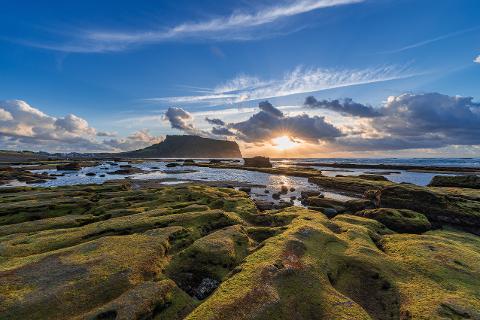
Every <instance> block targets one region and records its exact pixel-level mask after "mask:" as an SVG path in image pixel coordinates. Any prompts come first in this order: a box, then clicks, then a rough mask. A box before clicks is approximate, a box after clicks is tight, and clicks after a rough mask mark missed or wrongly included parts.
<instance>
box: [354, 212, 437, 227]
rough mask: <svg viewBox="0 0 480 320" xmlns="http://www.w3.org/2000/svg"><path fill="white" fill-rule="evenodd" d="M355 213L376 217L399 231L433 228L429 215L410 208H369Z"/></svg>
mask: <svg viewBox="0 0 480 320" xmlns="http://www.w3.org/2000/svg"><path fill="white" fill-rule="evenodd" d="M354 214H355V215H356V216H359V217H365V218H370V219H375V220H377V221H379V222H381V223H383V224H384V225H385V226H386V227H388V228H390V229H392V230H394V231H396V232H399V233H423V232H425V231H428V230H430V228H431V224H430V221H428V219H427V217H425V216H424V215H423V214H421V213H418V212H415V211H412V210H408V209H391V208H378V209H367V210H362V211H358V212H355V213H354Z"/></svg>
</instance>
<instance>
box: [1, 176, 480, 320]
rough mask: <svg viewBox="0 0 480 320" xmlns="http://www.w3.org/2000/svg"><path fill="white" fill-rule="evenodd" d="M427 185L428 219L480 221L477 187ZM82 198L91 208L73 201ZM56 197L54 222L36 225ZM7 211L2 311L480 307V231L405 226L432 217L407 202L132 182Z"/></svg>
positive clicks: (83, 313)
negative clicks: (349, 201)
mask: <svg viewBox="0 0 480 320" xmlns="http://www.w3.org/2000/svg"><path fill="white" fill-rule="evenodd" d="M345 181H347V180H345ZM364 181H366V183H367V184H368V185H362V186H364V187H368V188H371V187H372V185H370V183H377V182H372V181H367V180H364ZM391 185H394V184H391ZM391 185H389V186H391ZM389 186H387V188H388V187H389ZM395 186H396V185H395ZM402 187H404V188H410V186H402ZM351 188H352V189H356V187H351ZM408 190H409V191H411V192H413V191H415V190H417V189H415V190H413V189H408ZM420 190H421V191H422V192H424V191H428V192H427V195H430V194H433V195H434V197H433V198H432V199H437V200H440V202H439V203H437V204H435V206H436V207H435V206H432V205H430V208H433V209H432V210H430V213H429V214H430V215H431V214H433V213H435V214H437V216H438V212H440V209H439V208H444V209H445V208H446V212H447V213H448V214H452V211H451V210H452V208H456V209H455V210H457V211H455V212H460V210H464V211H463V215H460V214H458V215H457V216H456V217H457V218H458V217H462V219H464V218H466V217H475V214H474V213H473V211H474V208H475V204H472V202H474V201H476V200H473V198H475V195H473V194H471V193H468V194H463V193H460V191H458V190H456V191H455V195H454V192H453V191H450V190H447V188H445V191H442V192H440V191H437V190H436V189H435V188H420ZM400 191H404V190H403V189H402V190H400ZM387 194H388V193H387ZM462 194H463V196H460V195H462ZM411 195H413V196H414V195H415V194H414V193H411ZM387 198H388V197H387ZM396 199H400V200H402V201H403V202H397V203H403V204H410V202H408V201H407V200H408V198H407V197H404V196H403V195H402V194H400V195H396ZM419 199H423V200H425V198H421V197H420V198H419ZM428 199H430V198H428V197H427V200H428ZM383 200H385V199H383ZM69 201H71V202H69ZM73 201H75V202H77V203H87V202H88V204H89V205H88V206H85V208H82V210H84V211H82V212H81V213H79V212H75V210H74V211H73V212H69V211H68V210H64V209H65V206H67V205H70V204H72V203H73ZM82 201H83V202H82ZM442 201H443V202H442ZM382 202H383V201H382ZM47 204H48V206H49V207H48V208H49V210H52V212H53V215H54V216H53V217H51V216H50V215H51V214H49V213H46V214H42V215H38V217H37V220H34V221H27V220H28V219H27V220H26V216H25V214H26V213H27V214H29V213H35V212H43V208H45V206H47ZM442 206H443V207H442ZM0 208H1V209H0V211H1V210H3V211H1V212H2V213H1V214H0V217H8V218H9V219H16V220H15V221H19V223H11V224H8V225H3V226H0V301H1V303H0V318H1V319H19V318H28V319H45V318H48V319H67V318H74V319H99V318H103V319H105V318H117V319H183V318H185V317H187V318H188V319H202V320H203V319H311V318H323V319H409V318H411V319H436V318H441V317H444V318H462V317H463V318H471V319H474V318H475V317H478V310H479V309H480V291H479V290H478V288H480V282H479V281H480V280H479V279H480V267H479V266H480V237H478V236H475V235H473V234H470V233H464V232H461V231H459V230H457V229H454V228H449V227H448V226H447V225H443V228H444V229H443V230H435V231H427V232H424V233H423V234H406V233H403V234H399V233H395V232H394V231H402V229H399V226H400V227H402V228H404V227H405V226H407V227H411V226H412V225H414V226H415V228H418V227H420V226H425V223H426V220H425V218H424V217H423V216H422V215H421V214H419V213H412V212H410V211H408V210H404V209H406V208H399V209H398V210H396V209H378V210H373V211H364V212H362V215H365V216H368V217H369V218H366V217H360V216H355V215H348V214H340V215H337V216H336V217H334V218H332V219H327V218H326V217H325V216H324V215H323V214H321V213H319V212H315V211H310V210H307V209H303V208H299V207H290V208H287V209H284V210H271V211H265V212H261V213H260V212H258V211H257V210H256V208H255V205H254V204H253V202H252V201H251V200H250V199H249V198H248V196H247V195H246V194H245V193H243V192H238V191H236V190H233V189H228V188H212V187H207V186H199V185H184V186H178V187H175V186H173V187H161V188H155V189H137V190H132V188H131V186H130V184H129V183H123V182H122V183H118V182H113V183H108V184H105V185H101V186H74V187H62V188H51V189H41V188H34V189H29V188H27V189H22V190H17V192H14V193H2V194H1V195H0ZM5 208H7V209H5ZM424 208H425V209H426V208H428V207H427V205H425V206H424ZM35 210H36V211H35ZM77 210H80V209H78V208H77ZM435 210H436V211H435ZM425 215H426V216H428V217H429V218H430V215H427V214H426V213H425ZM374 219H376V220H374ZM377 220H378V221H377ZM4 221H5V220H4ZM10 221H13V220H10ZM387 227H388V228H387ZM217 286H218V288H217ZM208 295H210V296H209V297H208V298H207V299H204V298H206V297H207V296H208ZM197 298H199V299H197Z"/></svg>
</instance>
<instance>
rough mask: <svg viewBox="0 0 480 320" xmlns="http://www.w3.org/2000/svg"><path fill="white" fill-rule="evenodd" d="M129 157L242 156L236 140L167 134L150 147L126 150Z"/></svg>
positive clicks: (125, 154)
mask: <svg viewBox="0 0 480 320" xmlns="http://www.w3.org/2000/svg"><path fill="white" fill-rule="evenodd" d="M121 155H122V157H127V158H143V157H151V158H241V157H242V154H241V152H240V148H239V147H238V144H237V143H236V142H234V141H226V140H215V139H208V138H202V137H198V136H189V135H184V136H167V137H166V138H165V140H164V141H162V142H160V143H158V144H154V145H152V146H150V147H147V148H144V149H140V150H136V151H131V152H125V153H122V154H121Z"/></svg>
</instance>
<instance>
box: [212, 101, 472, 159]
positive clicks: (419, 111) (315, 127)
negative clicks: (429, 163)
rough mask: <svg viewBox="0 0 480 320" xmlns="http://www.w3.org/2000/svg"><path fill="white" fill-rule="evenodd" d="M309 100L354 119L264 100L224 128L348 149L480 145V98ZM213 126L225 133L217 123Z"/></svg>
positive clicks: (247, 136) (251, 138)
mask: <svg viewBox="0 0 480 320" xmlns="http://www.w3.org/2000/svg"><path fill="white" fill-rule="evenodd" d="M306 105H307V107H308V108H317V109H328V110H331V111H335V112H337V113H339V114H340V115H342V116H343V117H346V118H347V119H350V120H351V122H350V124H349V125H348V126H336V125H335V123H334V121H333V122H332V121H330V122H328V121H326V120H325V118H324V117H319V116H309V115H307V114H302V115H297V116H289V115H288V114H284V113H283V112H281V111H280V110H279V109H278V108H275V107H274V106H272V105H271V104H270V103H268V102H266V101H265V102H261V103H260V104H259V109H260V111H259V112H257V113H255V114H254V115H252V116H251V117H250V118H249V119H248V120H246V121H241V122H236V123H228V124H226V125H225V126H223V127H221V128H222V129H224V130H228V134H229V135H231V134H233V133H234V134H235V137H236V138H237V139H241V140H243V141H245V142H248V143H265V142H268V141H269V140H271V139H272V138H275V137H279V136H282V135H288V136H290V137H291V138H293V139H300V140H304V141H309V142H310V143H320V142H326V143H328V144H329V145H330V147H331V148H333V149H335V150H345V151H366V150H372V151H375V150H380V151H384V150H403V149H418V148H430V149H432V148H441V147H447V146H459V145H464V146H475V145H480V103H478V102H474V100H473V98H471V97H460V96H448V95H443V94H439V93H423V94H410V93H409V94H402V95H399V96H391V97H388V99H387V100H386V102H385V103H384V104H383V105H382V106H381V107H379V108H373V107H371V106H367V105H363V104H360V103H356V102H354V101H353V100H351V99H345V100H344V101H342V102H341V101H338V100H331V101H326V100H324V101H318V100H316V99H315V98H314V97H309V98H307V99H306ZM214 129H215V132H216V133H217V134H221V131H220V130H218V129H219V128H218V127H216V128H214ZM212 132H213V130H212Z"/></svg>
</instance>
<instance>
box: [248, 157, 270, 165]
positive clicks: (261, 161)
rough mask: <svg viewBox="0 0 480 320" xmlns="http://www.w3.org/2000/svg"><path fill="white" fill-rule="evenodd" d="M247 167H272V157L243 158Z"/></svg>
mask: <svg viewBox="0 0 480 320" xmlns="http://www.w3.org/2000/svg"><path fill="white" fill-rule="evenodd" d="M243 161H244V164H243V165H244V166H245V167H254V168H271V167H272V163H271V162H270V158H266V157H253V158H243Z"/></svg>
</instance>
